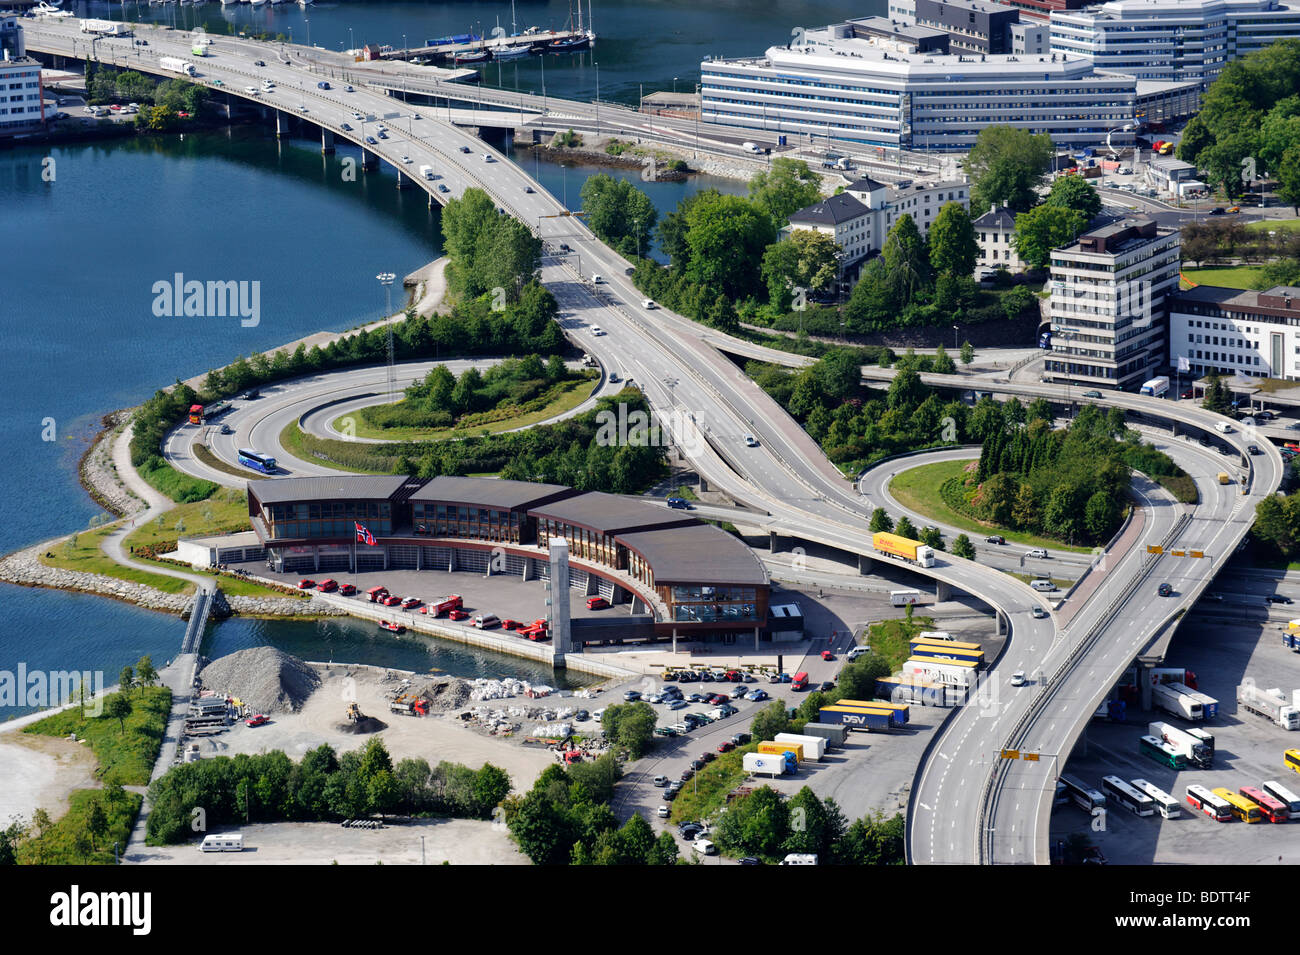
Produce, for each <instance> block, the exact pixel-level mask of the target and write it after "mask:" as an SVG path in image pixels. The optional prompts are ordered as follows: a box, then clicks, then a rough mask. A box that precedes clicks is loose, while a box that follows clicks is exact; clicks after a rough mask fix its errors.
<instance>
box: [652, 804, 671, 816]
mask: <svg viewBox="0 0 1300 955" xmlns="http://www.w3.org/2000/svg"><path fill="white" fill-rule="evenodd" d="M656 814H657V815H658V816H659V818H660V819H667V818H668V817H669V816H670V815H672V810H671V809H669V808H668V807H667V806H660V807H659V808H658V810H656Z"/></svg>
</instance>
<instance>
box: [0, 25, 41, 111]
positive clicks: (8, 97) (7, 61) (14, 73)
mask: <svg viewBox="0 0 1300 955" xmlns="http://www.w3.org/2000/svg"><path fill="white" fill-rule="evenodd" d="M26 53H27V49H26V43H25V41H24V40H23V27H22V23H21V22H19V19H18V17H16V16H13V15H11V14H5V15H0V136H4V135H10V134H13V133H17V132H22V131H25V130H28V129H31V128H32V127H35V126H37V125H39V124H40V123H41V122H42V121H43V120H44V119H45V113H44V109H43V107H42V104H41V64H40V63H39V62H38V61H36V60H34V59H32V58H31V57H29V56H27V55H26Z"/></svg>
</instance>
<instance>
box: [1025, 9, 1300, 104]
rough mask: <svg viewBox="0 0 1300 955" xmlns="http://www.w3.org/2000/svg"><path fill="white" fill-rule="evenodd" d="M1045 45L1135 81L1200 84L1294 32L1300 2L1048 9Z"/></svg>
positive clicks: (1299, 31) (1299, 32)
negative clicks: (1049, 34) (1048, 42)
mask: <svg viewBox="0 0 1300 955" xmlns="http://www.w3.org/2000/svg"><path fill="white" fill-rule="evenodd" d="M1051 31H1052V39H1051V44H1052V51H1053V52H1055V53H1065V54H1069V55H1072V56H1087V57H1091V58H1092V61H1093V64H1094V65H1095V66H1096V67H1097V69H1099V70H1106V71H1114V72H1122V73H1126V74H1128V75H1129V76H1133V77H1136V78H1137V79H1139V80H1173V81H1181V80H1194V81H1196V82H1197V83H1199V84H1201V85H1202V86H1205V85H1208V84H1209V83H1210V82H1211V81H1212V80H1214V78H1215V77H1216V76H1218V75H1219V73H1221V72H1222V71H1223V67H1224V65H1225V64H1226V63H1228V62H1229V61H1230V60H1235V59H1237V58H1238V57H1241V56H1245V55H1246V54H1248V53H1252V52H1255V51H1256V50H1262V49H1263V48H1264V47H1266V46H1268V45H1270V44H1272V43H1273V42H1275V41H1277V40H1281V39H1285V38H1287V37H1295V36H1300V6H1291V5H1288V4H1284V3H1279V2H1278V0H1110V2H1108V3H1103V4H1100V5H1098V6H1093V7H1088V8H1086V9H1082V10H1067V11H1055V12H1053V13H1052V14H1051Z"/></svg>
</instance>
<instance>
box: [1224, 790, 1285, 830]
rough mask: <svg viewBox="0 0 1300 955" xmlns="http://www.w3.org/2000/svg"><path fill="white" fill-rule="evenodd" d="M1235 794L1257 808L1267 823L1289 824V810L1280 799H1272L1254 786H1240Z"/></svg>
mask: <svg viewBox="0 0 1300 955" xmlns="http://www.w3.org/2000/svg"><path fill="white" fill-rule="evenodd" d="M1237 792H1239V793H1241V794H1242V795H1243V796H1244V797H1246V798H1247V799H1249V800H1250V801H1251V802H1253V803H1254V804H1255V805H1256V806H1258V807H1259V811H1260V814H1261V815H1262V816H1263V817H1264V818H1265V819H1267V820H1268V821H1269V822H1289V821H1290V819H1291V810H1290V809H1288V808H1287V807H1286V806H1285V805H1284V804H1283V803H1282V801H1281V800H1280V799H1274V798H1273V797H1272V796H1270V795H1269V794H1268V793H1266V792H1264V790H1262V789H1258V788H1256V787H1255V786H1242V787H1241V788H1240V789H1238V790H1237Z"/></svg>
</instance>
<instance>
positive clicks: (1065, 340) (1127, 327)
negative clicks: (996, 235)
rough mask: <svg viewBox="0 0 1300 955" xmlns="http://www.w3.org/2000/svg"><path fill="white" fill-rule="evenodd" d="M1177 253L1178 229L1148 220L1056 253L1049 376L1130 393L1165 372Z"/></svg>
mask: <svg viewBox="0 0 1300 955" xmlns="http://www.w3.org/2000/svg"><path fill="white" fill-rule="evenodd" d="M1179 252H1180V241H1179V233H1178V230H1177V229H1169V228H1164V227H1162V226H1159V225H1157V224H1156V222H1155V220H1153V219H1146V218H1130V219H1120V220H1118V221H1115V222H1111V223H1108V224H1106V225H1103V226H1101V227H1100V228H1096V229H1093V230H1091V231H1089V232H1085V233H1084V234H1083V235H1081V236H1079V237H1078V239H1076V240H1075V241H1074V242H1072V243H1070V244H1069V245H1067V246H1064V247H1062V248H1059V249H1056V250H1054V251H1053V252H1052V268H1051V281H1050V283H1049V285H1048V288H1049V289H1050V293H1051V297H1050V299H1049V308H1050V314H1051V322H1052V351H1051V353H1050V355H1049V356H1048V358H1047V361H1046V372H1047V376H1048V377H1049V378H1050V379H1052V380H1056V381H1060V380H1065V381H1072V382H1077V383H1080V384H1090V385H1104V386H1107V387H1111V388H1131V387H1135V386H1137V385H1140V384H1141V383H1142V382H1143V381H1146V380H1148V379H1149V378H1151V377H1152V375H1153V374H1154V373H1155V372H1156V371H1157V370H1158V369H1159V368H1161V367H1162V366H1163V365H1165V364H1166V362H1167V358H1166V355H1167V352H1168V350H1167V328H1168V307H1169V297H1170V296H1171V295H1172V294H1173V293H1175V292H1176V291H1177V290H1178V266H1179Z"/></svg>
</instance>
